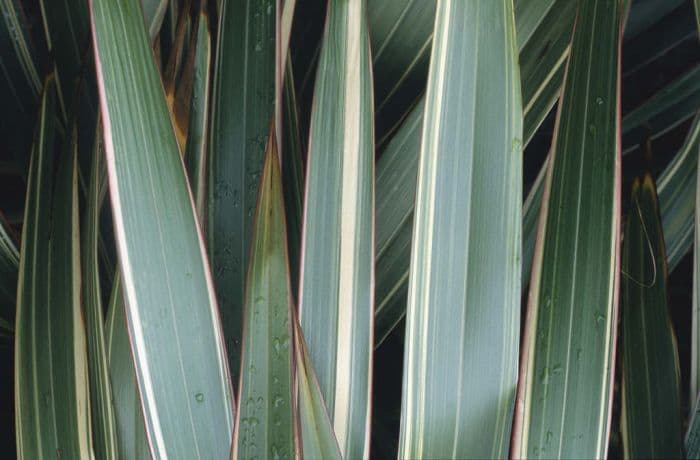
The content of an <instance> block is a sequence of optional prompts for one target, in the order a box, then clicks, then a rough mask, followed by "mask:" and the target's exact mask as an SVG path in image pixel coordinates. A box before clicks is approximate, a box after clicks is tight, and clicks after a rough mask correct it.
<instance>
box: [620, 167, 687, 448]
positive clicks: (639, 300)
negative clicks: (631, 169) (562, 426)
mask: <svg viewBox="0 0 700 460" xmlns="http://www.w3.org/2000/svg"><path fill="white" fill-rule="evenodd" d="M624 232H625V233H624V244H623V251H622V270H623V272H622V280H621V283H622V286H621V289H622V291H621V299H622V312H621V313H622V355H623V366H622V441H623V445H624V451H625V458H660V457H663V458H682V457H683V443H682V440H681V424H680V368H679V365H678V351H677V350H676V337H675V335H674V333H673V326H672V325H671V317H670V314H669V311H668V305H667V298H668V293H667V291H666V282H667V277H668V269H667V265H666V254H665V250H664V238H663V233H662V231H661V218H660V215H659V206H658V202H657V199H656V187H655V186H654V182H653V179H652V178H651V176H649V175H647V176H645V177H644V180H643V182H642V183H641V184H640V182H639V180H635V182H634V184H633V185H632V200H631V202H630V208H629V213H628V215H627V221H626V224H625V230H624Z"/></svg>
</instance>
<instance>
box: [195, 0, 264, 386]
mask: <svg viewBox="0 0 700 460" xmlns="http://www.w3.org/2000/svg"><path fill="white" fill-rule="evenodd" d="M219 3H220V9H219V27H218V41H217V45H216V46H217V50H216V62H215V70H214V87H213V92H212V95H213V96H212V118H211V123H210V130H209V158H208V171H207V177H208V184H207V188H208V193H207V195H208V196H207V206H208V212H207V214H208V216H207V225H206V228H207V249H208V251H209V255H210V258H211V262H212V271H213V274H214V283H215V285H216V294H217V298H218V300H219V302H220V303H221V321H222V324H223V328H224V336H225V338H226V349H227V351H228V359H229V367H230V369H231V372H232V375H233V377H234V381H237V379H236V376H237V375H238V369H239V364H240V354H241V331H242V312H243V295H244V292H243V291H244V285H245V269H246V267H247V266H248V248H249V247H250V246H249V245H250V241H251V231H252V223H253V211H254V207H255V199H256V197H257V194H258V184H259V181H260V171H261V170H262V164H263V156H264V153H265V143H266V140H267V129H268V127H269V123H270V119H271V118H272V116H273V115H274V101H275V94H276V93H275V91H276V88H275V50H276V17H277V13H276V2H275V1H274V0H264V1H255V2H242V1H234V0H223V1H221V2H219Z"/></svg>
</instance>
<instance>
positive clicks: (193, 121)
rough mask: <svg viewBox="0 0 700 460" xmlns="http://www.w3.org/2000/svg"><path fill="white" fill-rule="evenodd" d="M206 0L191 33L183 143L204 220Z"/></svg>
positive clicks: (208, 74)
mask: <svg viewBox="0 0 700 460" xmlns="http://www.w3.org/2000/svg"><path fill="white" fill-rule="evenodd" d="M205 5H206V2H204V1H202V3H201V7H200V10H199V17H198V19H197V25H196V33H195V34H194V36H193V45H192V47H191V48H192V51H191V52H193V53H194V77H193V80H192V97H191V99H190V109H189V110H190V115H189V117H190V123H189V128H188V130H187V144H186V146H185V164H186V165H187V173H188V177H189V181H190V187H191V189H192V194H193V195H194V203H195V207H196V208H197V215H198V216H199V220H200V222H201V223H204V213H205V212H206V209H205V205H206V172H207V168H206V164H207V148H206V146H207V142H206V140H207V139H206V136H207V129H208V125H209V106H210V100H209V89H210V85H209V82H210V81H211V30H210V28H209V16H208V14H207V12H206V9H205V7H204V6H205Z"/></svg>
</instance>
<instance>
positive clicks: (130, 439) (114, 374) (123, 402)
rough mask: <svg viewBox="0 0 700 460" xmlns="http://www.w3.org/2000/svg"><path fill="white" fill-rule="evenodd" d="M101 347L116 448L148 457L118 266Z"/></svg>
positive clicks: (137, 458) (135, 459)
mask: <svg viewBox="0 0 700 460" xmlns="http://www.w3.org/2000/svg"><path fill="white" fill-rule="evenodd" d="M105 349H106V352H107V360H108V361H109V377H110V382H111V386H112V397H113V400H112V401H113V405H114V415H115V422H116V426H115V429H116V431H117V441H118V451H119V454H120V455H121V458H125V459H133V460H146V459H150V458H151V455H150V451H149V448H148V438H147V435H146V426H145V425H144V420H143V412H142V411H141V402H140V400H139V391H138V388H137V386H136V373H135V370H134V361H133V359H132V356H131V346H130V344H129V331H128V329H127V327H126V309H125V306H124V295H123V292H122V282H121V276H120V275H119V270H117V272H116V273H115V275H114V282H113V285H112V292H111V295H110V297H109V305H108V307H107V320H106V322H105Z"/></svg>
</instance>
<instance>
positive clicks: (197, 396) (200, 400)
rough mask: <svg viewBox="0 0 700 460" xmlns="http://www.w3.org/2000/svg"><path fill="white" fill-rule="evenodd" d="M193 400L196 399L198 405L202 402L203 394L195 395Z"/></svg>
mask: <svg viewBox="0 0 700 460" xmlns="http://www.w3.org/2000/svg"><path fill="white" fill-rule="evenodd" d="M194 399H196V400H197V402H198V403H201V402H204V393H197V394H196V395H194Z"/></svg>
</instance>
